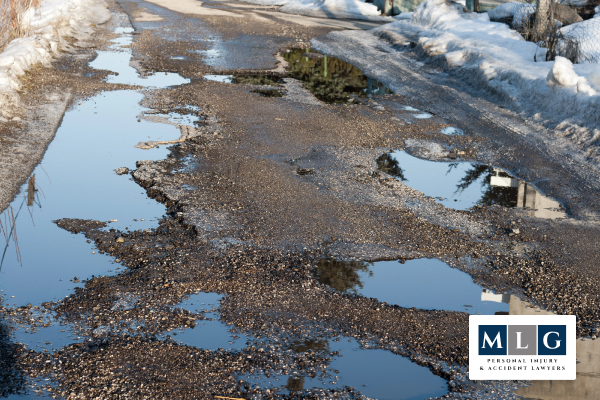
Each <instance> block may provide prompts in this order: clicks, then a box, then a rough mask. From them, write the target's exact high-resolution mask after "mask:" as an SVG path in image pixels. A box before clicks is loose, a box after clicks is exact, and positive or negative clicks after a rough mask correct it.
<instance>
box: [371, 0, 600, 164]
mask: <svg viewBox="0 0 600 400" xmlns="http://www.w3.org/2000/svg"><path fill="white" fill-rule="evenodd" d="M501 7H502V8H501V9H500V10H497V11H496V13H512V14H511V15H517V14H518V13H521V14H523V13H528V12H529V10H528V9H524V8H523V6H522V5H520V6H516V5H511V4H505V5H503V6H501ZM406 17H407V16H405V18H404V19H398V20H397V21H396V22H393V23H390V24H386V25H383V26H382V27H380V28H377V29H375V30H374V31H372V32H373V33H375V34H377V35H380V36H381V37H384V38H385V39H386V40H388V41H392V42H393V41H395V40H398V42H402V43H405V42H406V37H407V36H410V37H412V38H417V40H418V43H417V45H418V47H417V49H418V51H420V53H421V55H422V56H423V57H425V59H426V60H428V61H430V62H432V63H435V64H437V65H439V66H440V67H442V68H443V69H444V70H445V71H447V72H449V73H451V74H453V75H454V76H459V77H461V78H462V79H464V80H465V81H466V82H469V83H470V84H472V85H473V86H475V87H479V88H481V89H483V90H485V91H487V92H488V93H490V92H491V93H493V94H495V95H496V98H497V99H499V101H500V102H501V103H504V105H505V106H508V107H509V108H511V109H513V110H515V111H518V112H520V113H522V114H524V115H525V116H526V117H529V118H531V119H533V120H535V121H536V122H538V123H542V124H544V125H545V126H546V127H547V128H551V129H554V130H555V132H557V133H558V134H560V135H562V136H565V137H568V138H569V139H570V140H571V141H572V142H573V143H575V144H576V145H578V146H579V147H580V148H581V149H582V150H583V151H589V152H590V155H592V154H591V153H592V152H598V150H597V149H599V148H600V94H599V93H600V64H594V63H581V64H575V65H573V64H571V62H570V61H569V60H567V59H565V58H562V57H557V59H556V61H550V62H546V61H545V55H546V50H545V49H543V48H540V47H538V46H537V45H536V44H535V43H532V42H527V41H525V40H524V39H523V38H522V37H521V36H520V35H519V34H518V33H517V32H516V31H514V30H511V29H510V28H509V27H508V26H507V25H505V24H503V23H496V22H490V19H489V16H488V14H476V13H464V12H463V11H462V7H458V6H456V5H453V4H451V3H449V2H447V1H445V0H427V1H426V2H424V3H422V4H420V5H419V7H418V8H417V9H416V10H415V12H414V13H413V14H412V15H411V16H410V19H406ZM591 24H597V26H596V25H591ZM576 25H579V27H578V28H577V29H579V30H580V31H579V32H581V29H582V27H583V28H585V29H588V30H590V31H591V30H592V29H596V28H597V32H600V18H593V19H591V20H588V21H584V22H581V23H578V24H573V25H570V26H567V27H565V28H563V32H564V33H565V34H567V33H568V32H569V29H575V27H576ZM586 26H587V28H586ZM395 38H397V39H395ZM589 42H590V43H591V44H593V46H588V47H587V48H586V51H588V52H591V54H593V52H598V55H600V47H598V46H600V38H599V37H598V34H596V35H594V36H591V35H590V38H589ZM594 46H596V47H594ZM536 60H537V62H536ZM596 142H598V143H596ZM592 149H594V150H592ZM593 156H597V154H593Z"/></svg>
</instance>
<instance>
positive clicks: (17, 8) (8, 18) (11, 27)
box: [0, 0, 41, 50]
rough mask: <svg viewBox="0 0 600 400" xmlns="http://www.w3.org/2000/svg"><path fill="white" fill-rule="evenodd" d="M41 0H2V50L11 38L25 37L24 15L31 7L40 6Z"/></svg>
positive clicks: (0, 30) (0, 22)
mask: <svg viewBox="0 0 600 400" xmlns="http://www.w3.org/2000/svg"><path fill="white" fill-rule="evenodd" d="M40 1H41V0H0V50H2V49H3V48H4V46H6V45H7V44H8V43H9V42H10V41H11V40H13V39H15V38H18V37H23V36H25V35H26V34H27V31H26V30H25V29H24V28H23V24H22V21H23V16H24V15H25V12H27V11H28V10H29V9H31V8H35V9H37V8H39V7H40Z"/></svg>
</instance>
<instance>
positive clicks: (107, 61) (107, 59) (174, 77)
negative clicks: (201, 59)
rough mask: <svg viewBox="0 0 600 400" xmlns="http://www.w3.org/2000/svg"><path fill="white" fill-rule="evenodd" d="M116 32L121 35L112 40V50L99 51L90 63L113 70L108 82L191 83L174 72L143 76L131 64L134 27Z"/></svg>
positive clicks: (158, 84)
mask: <svg viewBox="0 0 600 400" xmlns="http://www.w3.org/2000/svg"><path fill="white" fill-rule="evenodd" d="M115 33H117V34H120V35H121V36H120V37H118V38H116V39H113V40H111V41H112V42H114V43H115V44H114V45H112V46H110V51H99V52H98V56H97V57H96V59H95V60H94V61H92V62H91V63H90V67H92V68H94V69H103V70H108V71H112V72H113V73H111V74H109V76H108V77H107V79H106V81H107V82H108V83H122V84H127V85H137V86H148V87H155V88H165V87H169V86H176V85H183V84H185V83H190V80H189V79H186V78H183V77H181V76H180V75H179V74H176V73H172V72H157V73H156V74H154V75H148V76H146V77H141V76H140V75H139V74H138V72H137V70H136V69H135V68H133V67H132V66H131V65H130V64H129V62H130V60H131V49H130V47H129V46H130V45H131V43H132V41H133V35H132V33H133V28H117V29H116V30H115Z"/></svg>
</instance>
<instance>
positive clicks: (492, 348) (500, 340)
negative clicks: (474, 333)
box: [478, 325, 507, 356]
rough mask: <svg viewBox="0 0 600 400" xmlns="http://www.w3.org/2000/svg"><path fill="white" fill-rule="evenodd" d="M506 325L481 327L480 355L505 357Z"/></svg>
mask: <svg viewBox="0 0 600 400" xmlns="http://www.w3.org/2000/svg"><path fill="white" fill-rule="evenodd" d="M506 330H507V329H506V325H479V338H478V339H479V343H478V347H479V355H480V356H505V355H506V354H507V353H506V345H507V342H506V338H507V334H506Z"/></svg>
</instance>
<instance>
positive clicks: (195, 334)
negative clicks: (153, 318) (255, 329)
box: [162, 292, 255, 350]
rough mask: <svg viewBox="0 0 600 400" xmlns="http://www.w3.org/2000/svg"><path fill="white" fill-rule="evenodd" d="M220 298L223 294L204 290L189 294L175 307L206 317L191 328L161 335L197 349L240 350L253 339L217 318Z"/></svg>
mask: <svg viewBox="0 0 600 400" xmlns="http://www.w3.org/2000/svg"><path fill="white" fill-rule="evenodd" d="M222 298H223V295H219V294H216V293H204V292H199V293H196V294H193V295H191V296H189V297H188V299H186V300H184V301H183V302H181V303H179V304H178V305H177V306H176V307H178V308H183V309H185V310H187V311H190V312H193V313H203V314H204V317H205V318H206V319H204V320H197V321H196V324H197V325H196V327H195V328H193V329H191V328H188V329H176V330H173V331H170V332H168V333H166V334H163V335H162V336H166V335H167V334H168V335H170V336H172V337H173V339H174V340H176V341H178V342H181V343H183V344H186V345H188V346H194V347H197V348H199V349H208V350H216V349H225V350H240V349H243V348H245V347H246V346H247V343H248V342H249V341H252V340H255V339H254V338H253V337H251V336H247V335H245V334H242V333H235V332H232V331H231V330H232V327H230V326H228V325H227V324H225V323H223V322H221V321H220V320H219V313H218V312H217V308H218V306H219V305H220V304H219V303H220V301H221V299H222Z"/></svg>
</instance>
